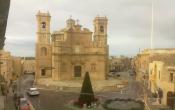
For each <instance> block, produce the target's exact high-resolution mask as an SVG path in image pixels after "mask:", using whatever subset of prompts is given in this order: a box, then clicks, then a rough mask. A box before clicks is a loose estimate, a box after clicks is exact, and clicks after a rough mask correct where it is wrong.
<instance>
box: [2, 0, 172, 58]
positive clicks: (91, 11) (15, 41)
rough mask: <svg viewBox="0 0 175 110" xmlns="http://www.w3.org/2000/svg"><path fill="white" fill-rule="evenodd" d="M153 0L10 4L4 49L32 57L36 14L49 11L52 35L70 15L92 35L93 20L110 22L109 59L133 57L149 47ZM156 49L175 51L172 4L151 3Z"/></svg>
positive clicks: (32, 0)
mask: <svg viewBox="0 0 175 110" xmlns="http://www.w3.org/2000/svg"><path fill="white" fill-rule="evenodd" d="M151 1H152V0H110V1H107V0H86V1H84V0H12V1H11V8H10V14H9V19H8V25H7V33H6V37H7V39H6V46H5V48H6V49H8V50H10V51H12V53H13V54H14V55H17V56H19V55H22V56H23V55H24V56H26V55H27V56H28V55H32V56H34V53H35V49H34V47H35V40H36V18H35V15H36V13H37V11H38V10H44V11H49V12H50V13H51V16H52V21H51V31H55V30H59V29H61V28H63V27H65V21H66V19H67V18H69V16H70V15H72V16H73V18H75V19H79V20H80V23H81V24H82V25H83V26H84V27H87V28H89V29H91V30H92V31H93V22H92V21H93V19H94V17H95V16H97V15H100V16H107V17H108V19H109V26H108V42H109V46H110V54H111V55H120V54H126V55H134V54H136V53H137V52H138V50H139V48H140V49H144V48H149V47H150V29H151ZM154 3H155V6H154V11H155V13H154V20H155V21H154V36H155V38H154V44H155V47H157V48H159V47H161V48H162V47H166V48H171V47H175V44H174V41H175V37H174V36H175V31H174V29H175V7H174V5H175V1H174V0H168V1H165V0H154Z"/></svg>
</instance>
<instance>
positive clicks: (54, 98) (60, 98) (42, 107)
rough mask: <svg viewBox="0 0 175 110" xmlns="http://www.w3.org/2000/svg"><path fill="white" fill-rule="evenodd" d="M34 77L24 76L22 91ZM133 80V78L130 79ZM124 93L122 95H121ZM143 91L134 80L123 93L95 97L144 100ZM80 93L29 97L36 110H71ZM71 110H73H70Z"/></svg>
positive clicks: (100, 94)
mask: <svg viewBox="0 0 175 110" xmlns="http://www.w3.org/2000/svg"><path fill="white" fill-rule="evenodd" d="M33 79H34V77H33V76H32V75H24V76H23V77H22V78H21V90H22V91H23V92H24V93H25V92H26V91H25V90H26V89H27V88H29V87H31V86H32V84H33ZM130 79H132V78H130ZM121 93H122V94H121ZM141 94H143V93H142V89H141V87H140V84H139V83H138V82H136V81H134V80H130V81H129V86H128V87H127V88H125V89H124V90H123V91H122V92H117V91H116V92H96V93H95V96H97V97H100V98H101V101H102V102H103V101H105V100H106V99H113V98H134V99H135V98H139V99H142V95H141ZM78 96H79V94H78V93H73V92H61V91H55V90H40V95H39V96H35V97H28V99H29V100H30V101H31V103H32V105H33V106H34V108H35V109H36V110H58V109H59V110H69V108H68V107H66V106H67V105H66V104H68V103H69V102H70V101H71V100H76V99H77V98H78ZM70 110H71V109H70Z"/></svg>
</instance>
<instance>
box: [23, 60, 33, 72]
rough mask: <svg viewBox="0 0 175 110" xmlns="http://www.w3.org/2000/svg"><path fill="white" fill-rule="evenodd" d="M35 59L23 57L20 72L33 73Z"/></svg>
mask: <svg viewBox="0 0 175 110" xmlns="http://www.w3.org/2000/svg"><path fill="white" fill-rule="evenodd" d="M35 71H36V61H35V58H32V57H24V58H23V59H22V73H24V74H28V73H29V74H35Z"/></svg>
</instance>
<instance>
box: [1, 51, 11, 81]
mask: <svg viewBox="0 0 175 110" xmlns="http://www.w3.org/2000/svg"><path fill="white" fill-rule="evenodd" d="M12 71H13V67H12V57H11V54H10V52H7V51H4V50H1V51H0V74H1V76H2V77H3V78H4V80H5V81H6V82H7V84H9V83H10V80H12Z"/></svg>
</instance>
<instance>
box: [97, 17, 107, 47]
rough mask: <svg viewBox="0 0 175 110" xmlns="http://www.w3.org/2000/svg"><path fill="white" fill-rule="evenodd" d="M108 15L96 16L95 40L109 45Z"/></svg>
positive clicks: (102, 44)
mask: <svg viewBox="0 0 175 110" xmlns="http://www.w3.org/2000/svg"><path fill="white" fill-rule="evenodd" d="M107 24H108V19H107V17H99V16H97V17H95V19H94V42H96V43H97V44H98V45H101V46H106V45H107Z"/></svg>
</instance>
